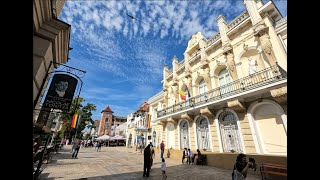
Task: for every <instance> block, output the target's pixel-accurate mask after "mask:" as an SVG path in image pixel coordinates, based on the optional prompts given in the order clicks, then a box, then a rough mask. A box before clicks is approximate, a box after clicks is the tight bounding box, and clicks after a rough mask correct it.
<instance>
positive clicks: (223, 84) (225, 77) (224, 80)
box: [219, 69, 231, 94]
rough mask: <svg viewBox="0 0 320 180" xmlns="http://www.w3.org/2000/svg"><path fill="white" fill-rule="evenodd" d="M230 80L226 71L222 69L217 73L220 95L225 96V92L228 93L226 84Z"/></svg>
mask: <svg viewBox="0 0 320 180" xmlns="http://www.w3.org/2000/svg"><path fill="white" fill-rule="evenodd" d="M230 82H231V79H230V75H229V72H228V70H227V69H223V70H222V71H220V73H219V86H220V91H221V94H225V93H227V92H229V91H230V90H229V88H228V87H227V86H226V84H228V83H230Z"/></svg>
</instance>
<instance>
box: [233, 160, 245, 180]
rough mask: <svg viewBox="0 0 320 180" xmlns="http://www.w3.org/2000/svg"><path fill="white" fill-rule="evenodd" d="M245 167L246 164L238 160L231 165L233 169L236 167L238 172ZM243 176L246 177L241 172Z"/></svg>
mask: <svg viewBox="0 0 320 180" xmlns="http://www.w3.org/2000/svg"><path fill="white" fill-rule="evenodd" d="M245 167H246V164H242V163H240V162H236V163H235V164H234V166H233V171H234V170H235V169H237V170H238V171H239V172H242V170H243V169H244V168H245ZM233 171H232V176H233V174H234V173H233ZM243 177H244V178H246V175H244V174H243Z"/></svg>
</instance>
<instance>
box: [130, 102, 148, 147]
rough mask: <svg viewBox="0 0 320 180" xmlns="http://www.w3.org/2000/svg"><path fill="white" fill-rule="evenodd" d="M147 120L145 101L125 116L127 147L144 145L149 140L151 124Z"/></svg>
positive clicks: (146, 104)
mask: <svg viewBox="0 0 320 180" xmlns="http://www.w3.org/2000/svg"><path fill="white" fill-rule="evenodd" d="M148 120H149V104H148V103H147V102H144V103H142V105H141V106H140V107H139V108H138V110H136V111H135V112H134V113H131V114H129V115H128V116H127V129H126V134H127V136H126V137H127V147H132V146H134V145H140V144H144V145H146V144H149V143H150V142H151V128H150V127H151V126H150V125H151V124H150V123H149V124H148ZM150 121H151V119H150Z"/></svg>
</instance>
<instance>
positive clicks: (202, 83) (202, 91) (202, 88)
mask: <svg viewBox="0 0 320 180" xmlns="http://www.w3.org/2000/svg"><path fill="white" fill-rule="evenodd" d="M206 92H207V84H206V81H204V79H202V80H201V81H200V82H199V95H202V96H200V101H203V100H205V99H207V98H208V97H207V94H206Z"/></svg>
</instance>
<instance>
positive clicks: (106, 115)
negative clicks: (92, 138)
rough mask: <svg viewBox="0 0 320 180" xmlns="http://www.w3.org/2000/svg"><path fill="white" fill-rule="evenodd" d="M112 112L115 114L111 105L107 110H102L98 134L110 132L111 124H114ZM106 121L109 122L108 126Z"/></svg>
mask: <svg viewBox="0 0 320 180" xmlns="http://www.w3.org/2000/svg"><path fill="white" fill-rule="evenodd" d="M112 114H113V111H112V110H111V109H110V107H109V106H108V107H107V108H106V109H105V110H103V111H101V118H100V124H99V130H98V136H102V135H104V134H109V132H110V128H111V124H112ZM106 121H107V122H108V124H107V126H105V124H106Z"/></svg>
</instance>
